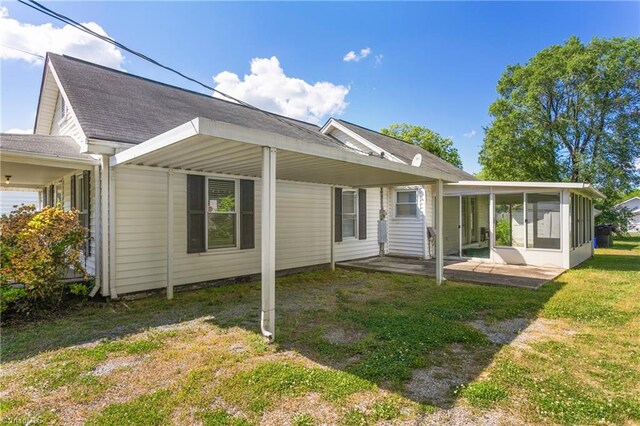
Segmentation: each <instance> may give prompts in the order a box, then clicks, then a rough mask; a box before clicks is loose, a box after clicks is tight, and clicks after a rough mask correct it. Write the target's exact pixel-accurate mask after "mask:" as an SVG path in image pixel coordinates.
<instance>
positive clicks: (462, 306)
mask: <svg viewBox="0 0 640 426" xmlns="http://www.w3.org/2000/svg"><path fill="white" fill-rule="evenodd" d="M559 288H560V285H559V284H555V283H550V284H547V285H545V286H543V287H542V288H541V289H540V290H538V291H531V290H523V289H516V288H503V287H487V286H479V285H473V284H465V283H458V282H453V281H449V282H447V283H446V284H445V285H442V286H436V285H435V283H434V281H433V279H431V278H427V277H421V276H406V275H394V274H385V273H364V272H355V271H344V270H338V271H336V272H329V271H312V272H307V273H301V274H296V275H291V276H287V277H282V278H279V279H278V280H277V297H276V300H277V305H276V312H277V327H278V328H277V345H278V349H279V350H289V351H295V352H297V353H300V354H301V355H303V356H305V357H307V358H309V359H311V360H313V361H315V362H317V363H319V364H321V365H325V366H329V367H332V368H335V369H338V370H342V371H345V372H347V373H350V374H353V375H355V376H357V377H360V378H363V379H366V380H368V381H370V382H372V383H375V384H376V385H378V386H379V387H381V388H384V389H388V390H390V391H393V392H396V393H399V394H402V395H404V396H406V397H408V398H410V399H412V400H414V401H416V402H419V403H428V404H430V405H435V406H439V407H443V408H444V407H450V406H451V405H452V404H453V403H454V401H455V398H456V395H454V389H455V388H456V387H458V386H459V385H464V384H467V383H470V382H471V381H473V380H474V379H475V378H476V377H477V376H478V374H480V372H482V371H483V370H484V369H485V368H486V367H487V366H488V365H489V363H490V362H491V359H492V358H493V356H494V354H495V353H496V352H498V351H499V350H500V348H501V347H502V346H503V345H505V344H508V343H509V342H510V341H511V340H512V339H513V338H515V337H516V336H517V335H518V332H519V331H520V330H521V329H522V328H524V327H526V325H527V323H528V321H530V320H533V319H534V318H535V317H536V315H537V313H538V312H539V311H540V310H541V309H542V307H543V306H544V305H545V303H546V302H547V301H548V300H549V298H551V297H552V296H553V294H554V293H555V292H556V291H557V290H558V289H559ZM259 314H260V283H259V282H251V283H242V284H234V285H226V286H221V287H214V288H207V289H201V290H197V291H191V292H182V293H177V294H176V296H175V298H174V300H172V301H168V300H166V299H164V298H162V297H161V296H156V297H150V298H146V299H140V300H134V301H123V302H115V303H113V302H112V303H105V304H102V305H96V306H90V307H87V308H85V309H82V310H79V311H78V312H73V313H70V314H69V315H64V316H61V317H59V318H54V319H52V320H50V321H43V322H39V323H32V324H24V325H20V326H17V327H8V328H6V329H4V330H3V345H2V360H3V362H6V361H14V360H21V359H25V358H28V357H31V356H34V355H37V354H38V353H41V352H44V351H48V350H55V349H60V348H65V347H69V346H73V345H79V344H84V343H89V342H95V341H98V340H101V339H120V338H123V337H126V336H128V335H131V334H136V333H139V332H142V331H145V330H147V329H150V328H155V327H159V326H165V325H172V324H179V323H182V322H185V321H189V320H192V319H196V318H203V317H210V319H207V321H208V322H210V323H212V324H213V325H216V326H218V327H222V328H227V329H229V328H233V327H240V328H243V329H247V330H249V331H252V332H256V333H259ZM505 323H506V324H513V326H512V327H511V328H513V329H510V330H508V332H505V333H502V335H501V336H500V337H499V338H498V339H497V340H496V339H494V341H491V340H489V339H488V338H487V336H485V334H483V333H482V332H481V331H479V330H478V328H477V327H478V326H480V327H482V326H485V325H487V326H489V327H490V326H491V324H494V325H495V324H505ZM474 324H475V327H474Z"/></svg>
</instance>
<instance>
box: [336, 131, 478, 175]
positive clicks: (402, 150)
mask: <svg viewBox="0 0 640 426" xmlns="http://www.w3.org/2000/svg"><path fill="white" fill-rule="evenodd" d="M335 120H336V121H337V122H339V123H340V124H342V125H343V126H345V127H346V128H348V129H349V130H351V131H352V132H354V133H357V134H358V135H360V136H361V137H363V138H365V139H366V140H368V141H369V142H371V143H373V144H374V145H376V146H378V147H379V148H382V149H383V150H385V151H387V152H390V153H392V154H393V155H395V156H396V157H399V158H400V159H401V160H403V161H405V162H406V163H407V164H411V161H412V160H413V157H415V155H416V154H421V155H422V162H421V164H420V167H422V168H434V169H436V170H440V171H443V172H445V173H450V174H452V175H454V176H457V177H458V178H459V179H460V180H478V178H476V177H475V176H474V175H472V174H470V173H467V172H465V171H464V170H462V169H460V168H458V167H456V166H454V165H453V164H451V163H449V162H447V161H445V160H443V159H442V158H440V157H438V156H436V155H434V154H432V153H430V152H429V151H427V150H424V149H422V148H420V147H419V146H416V145H413V144H410V143H406V142H404V141H401V140H399V139H396V138H392V137H391V136H387V135H383V134H382V133H378V132H376V131H373V130H370V129H367V128H365V127H361V126H358V125H357V124H353V123H349V122H348V121H344V120H339V119H335Z"/></svg>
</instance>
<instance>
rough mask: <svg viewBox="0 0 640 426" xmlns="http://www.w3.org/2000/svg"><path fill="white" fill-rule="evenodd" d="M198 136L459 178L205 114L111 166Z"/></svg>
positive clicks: (421, 174) (447, 178)
mask: <svg viewBox="0 0 640 426" xmlns="http://www.w3.org/2000/svg"><path fill="white" fill-rule="evenodd" d="M198 135H201V136H208V137H215V138H221V139H227V140H233V141H237V142H241V143H246V144H251V145H258V146H268V147H271V148H275V149H282V150H285V151H290V152H295V153H300V154H306V155H312V156H316V157H322V158H327V159H331V160H338V161H345V162H349V163H354V164H360V165H364V166H369V167H375V168H379V169H385V170H389V171H396V172H400V173H409V174H412V175H416V177H417V178H418V179H417V180H416V182H417V181H418V180H420V179H421V178H424V180H425V181H433V180H443V181H445V182H456V181H457V178H456V176H454V175H451V174H448V173H443V172H440V171H432V170H426V169H421V168H417V167H413V166H410V165H406V164H401V163H396V162H392V161H388V160H385V159H382V158H377V157H371V156H365V155H358V154H353V153H350V152H348V151H346V150H343V149H341V148H339V147H338V146H336V147H329V146H323V145H319V144H314V143H310V142H308V141H305V140H302V139H297V138H293V137H289V136H284V135H280V134H277V133H272V132H267V131H262V130H256V129H250V128H247V127H244V126H238V125H234V124H229V123H225V122H221V121H215V120H211V119H207V118H202V117H198V118H195V119H193V120H191V121H189V122H187V123H185V124H183V125H180V126H178V127H176V128H174V129H172V130H169V131H168V132H166V133H163V134H162V135H159V136H156V137H154V138H152V139H149V140H148V141H145V142H142V143H140V144H138V145H136V146H134V147H131V148H129V149H127V150H125V151H122V152H120V153H117V154H116V155H114V156H113V157H112V158H111V162H110V165H111V166H112V167H115V166H118V165H120V164H125V163H128V162H131V161H133V160H135V159H136V158H137V157H141V156H144V155H145V154H148V153H151V152H154V151H155V150H158V149H162V148H165V147H169V146H171V145H173V144H175V143H178V142H180V141H182V140H184V139H187V138H190V137H194V136H198Z"/></svg>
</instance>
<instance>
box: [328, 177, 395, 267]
mask: <svg viewBox="0 0 640 426" xmlns="http://www.w3.org/2000/svg"><path fill="white" fill-rule="evenodd" d="M327 190H328V189H327ZM366 191H367V238H366V239H364V240H358V239H356V238H345V239H344V240H343V241H341V242H339V243H335V257H336V261H337V262H340V261H343V260H349V259H359V258H363V257H371V256H377V255H378V253H379V251H380V249H379V246H378V220H379V211H380V188H367V189H366ZM328 194H329V193H328ZM385 202H386V196H385ZM328 211H329V210H327V212H328ZM327 214H329V213H327ZM338 225H339V224H336V226H338ZM328 229H329V227H327V232H328Z"/></svg>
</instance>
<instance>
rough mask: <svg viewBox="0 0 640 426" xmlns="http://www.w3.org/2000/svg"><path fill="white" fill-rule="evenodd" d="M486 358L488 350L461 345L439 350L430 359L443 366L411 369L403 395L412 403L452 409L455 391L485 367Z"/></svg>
mask: <svg viewBox="0 0 640 426" xmlns="http://www.w3.org/2000/svg"><path fill="white" fill-rule="evenodd" d="M489 355H490V354H489V353H488V352H487V350H483V349H480V348H476V349H473V350H471V349H466V348H464V347H462V346H460V345H452V346H450V347H449V348H448V349H447V350H445V351H438V352H437V353H434V354H433V356H432V358H433V359H434V360H438V362H439V363H441V364H442V365H434V366H431V367H428V368H423V369H419V370H414V371H413V375H412V377H411V380H410V381H409V383H407V385H406V395H407V396H408V397H409V398H411V399H412V400H414V401H419V402H428V403H429V404H432V405H435V406H438V407H451V405H452V404H453V401H454V399H455V396H454V390H455V389H456V388H457V387H458V386H460V385H463V384H467V383H469V382H471V381H472V380H473V379H475V378H476V377H477V376H478V375H479V374H480V373H481V372H482V370H483V368H484V367H485V366H486V359H487V358H488V356H489Z"/></svg>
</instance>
